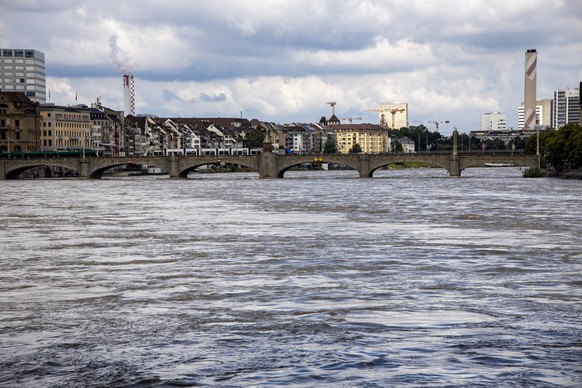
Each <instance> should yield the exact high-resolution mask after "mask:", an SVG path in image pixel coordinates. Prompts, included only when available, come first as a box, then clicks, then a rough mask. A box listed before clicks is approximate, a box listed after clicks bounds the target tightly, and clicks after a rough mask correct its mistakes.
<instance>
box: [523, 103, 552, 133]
mask: <svg viewBox="0 0 582 388" xmlns="http://www.w3.org/2000/svg"><path fill="white" fill-rule="evenodd" d="M536 125H537V126H538V128H539V126H541V127H542V128H543V127H545V128H547V127H551V126H552V100H550V99H544V100H537V101H536V118H535V124H534V127H535V126H536ZM517 127H518V128H520V129H523V128H524V127H525V118H524V105H523V102H522V103H521V105H520V106H519V108H518V109H517Z"/></svg>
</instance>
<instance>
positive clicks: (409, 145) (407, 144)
mask: <svg viewBox="0 0 582 388" xmlns="http://www.w3.org/2000/svg"><path fill="white" fill-rule="evenodd" d="M397 141H398V142H400V144H402V152H404V153H405V154H411V153H414V141H413V140H410V139H409V138H407V137H401V138H400V139H398V140H397Z"/></svg>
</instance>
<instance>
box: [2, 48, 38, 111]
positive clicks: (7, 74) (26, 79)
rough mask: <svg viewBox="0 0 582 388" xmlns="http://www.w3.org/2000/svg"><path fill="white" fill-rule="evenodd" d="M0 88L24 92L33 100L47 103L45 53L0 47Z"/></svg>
mask: <svg viewBox="0 0 582 388" xmlns="http://www.w3.org/2000/svg"><path fill="white" fill-rule="evenodd" d="M0 90H2V91H7V92H22V93H24V94H25V95H26V97H28V98H30V99H31V100H32V101H36V102H38V103H40V104H44V103H46V70H45V62H44V53H41V52H40V51H36V50H32V49H10V48H0Z"/></svg>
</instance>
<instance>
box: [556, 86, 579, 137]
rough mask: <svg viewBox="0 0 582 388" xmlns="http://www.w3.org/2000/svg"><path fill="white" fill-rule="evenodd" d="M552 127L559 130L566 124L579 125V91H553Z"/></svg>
mask: <svg viewBox="0 0 582 388" xmlns="http://www.w3.org/2000/svg"><path fill="white" fill-rule="evenodd" d="M552 113H553V114H552V118H553V120H552V127H554V128H555V129H560V128H561V127H563V126H564V125H566V124H580V90H579V89H563V90H556V91H554V104H553V107H552Z"/></svg>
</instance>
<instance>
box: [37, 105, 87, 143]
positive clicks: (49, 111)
mask: <svg viewBox="0 0 582 388" xmlns="http://www.w3.org/2000/svg"><path fill="white" fill-rule="evenodd" d="M40 115H41V117H42V121H41V127H40V129H41V137H40V138H41V150H42V151H67V150H84V149H90V147H91V144H92V143H91V112H90V110H89V109H87V107H86V106H85V105H77V106H58V105H55V104H45V105H41V106H40Z"/></svg>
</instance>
